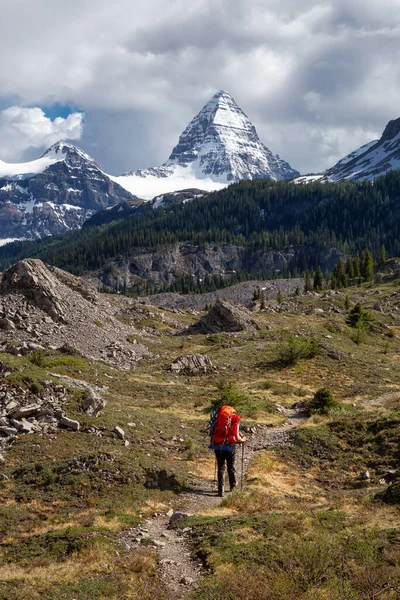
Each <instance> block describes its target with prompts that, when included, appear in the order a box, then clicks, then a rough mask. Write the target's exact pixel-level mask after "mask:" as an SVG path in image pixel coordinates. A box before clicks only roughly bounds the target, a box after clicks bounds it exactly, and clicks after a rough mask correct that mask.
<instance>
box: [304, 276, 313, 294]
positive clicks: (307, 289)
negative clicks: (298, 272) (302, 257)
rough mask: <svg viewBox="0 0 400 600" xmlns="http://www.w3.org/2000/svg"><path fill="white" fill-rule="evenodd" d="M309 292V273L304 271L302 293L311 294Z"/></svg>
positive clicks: (310, 288) (310, 286)
mask: <svg viewBox="0 0 400 600" xmlns="http://www.w3.org/2000/svg"><path fill="white" fill-rule="evenodd" d="M311 290H312V285H311V275H310V271H306V273H305V275H304V293H305V294H306V293H307V292H311Z"/></svg>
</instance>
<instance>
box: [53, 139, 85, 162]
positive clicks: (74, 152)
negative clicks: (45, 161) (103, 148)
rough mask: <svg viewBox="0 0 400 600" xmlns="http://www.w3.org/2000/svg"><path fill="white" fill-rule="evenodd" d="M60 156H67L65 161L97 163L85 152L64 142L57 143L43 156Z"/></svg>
mask: <svg viewBox="0 0 400 600" xmlns="http://www.w3.org/2000/svg"><path fill="white" fill-rule="evenodd" d="M60 154H65V159H67V158H78V157H79V158H80V159H84V160H87V161H90V162H95V161H94V159H93V158H92V157H91V156H89V154H86V152H84V151H83V150H81V149H80V148H78V147H77V146H74V145H73V144H69V143H67V142H63V141H62V140H60V141H58V142H56V143H55V144H53V145H52V146H50V148H47V150H46V152H45V153H44V154H42V158H43V157H45V156H46V157H48V156H58V158H59V156H60Z"/></svg>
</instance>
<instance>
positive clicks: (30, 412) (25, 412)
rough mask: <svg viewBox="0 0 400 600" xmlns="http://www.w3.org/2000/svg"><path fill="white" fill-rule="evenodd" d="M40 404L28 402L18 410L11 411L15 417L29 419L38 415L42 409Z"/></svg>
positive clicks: (11, 415)
mask: <svg viewBox="0 0 400 600" xmlns="http://www.w3.org/2000/svg"><path fill="white" fill-rule="evenodd" d="M41 408H42V407H41V405H40V404H28V406H20V407H19V408H17V409H16V410H13V411H11V412H10V413H9V415H10V417H12V418H13V419H27V418H29V417H33V416H35V415H37V414H38V413H39V412H40V410H41Z"/></svg>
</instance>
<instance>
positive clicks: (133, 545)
mask: <svg viewBox="0 0 400 600" xmlns="http://www.w3.org/2000/svg"><path fill="white" fill-rule="evenodd" d="M279 408H280V412H281V413H282V414H284V415H285V416H286V418H287V421H286V422H285V424H284V425H283V426H281V427H267V426H263V425H257V426H256V432H255V433H251V434H249V435H248V441H247V443H246V451H245V459H244V469H243V471H244V474H245V473H246V472H247V470H248V467H249V463H250V461H251V460H252V458H254V456H256V455H257V454H259V453H260V452H262V451H263V450H266V449H268V448H273V447H274V446H285V445H290V444H291V430H293V429H294V428H295V427H296V426H298V425H300V424H301V423H302V422H303V421H304V417H305V415H304V413H302V412H301V411H300V410H297V409H287V408H283V407H279ZM240 463H241V459H240V456H239V453H238V457H237V460H236V471H237V474H238V486H239V488H240V476H241V464H240ZM188 485H190V486H191V487H192V490H191V491H190V492H185V493H183V494H182V495H181V497H180V500H181V501H180V503H179V504H180V512H181V513H183V514H185V515H195V514H198V513H203V512H205V511H207V510H209V509H212V508H214V507H216V506H218V505H220V504H221V502H222V500H223V499H222V498H219V497H218V496H217V491H216V484H215V482H213V481H207V480H205V479H199V478H194V477H193V478H192V479H191V480H189V481H188ZM171 513H172V511H170V512H169V513H167V514H165V513H164V514H155V515H154V516H153V517H152V518H149V519H147V520H146V521H145V522H144V523H143V524H141V525H139V526H137V527H135V528H133V529H129V530H127V531H124V532H123V533H122V535H121V537H120V541H121V543H122V544H123V545H125V547H126V548H128V549H129V550H133V549H138V548H144V547H148V548H156V550H157V554H158V562H159V568H160V569H161V577H162V580H163V582H164V584H165V586H166V588H167V590H168V598H171V599H172V598H173V599H174V600H184V599H185V598H187V597H188V595H189V594H190V593H191V592H192V591H193V590H194V589H196V588H197V587H198V586H199V584H200V582H201V580H202V578H203V577H204V576H205V572H204V568H203V564H202V562H201V561H200V560H199V559H196V558H193V556H192V553H191V546H190V540H189V538H188V534H190V528H188V529H187V530H185V529H183V530H179V529H178V530H177V529H169V527H168V526H169V524H170V518H171ZM174 514H175V513H174ZM173 518H174V517H173ZM147 540H148V542H147ZM143 541H145V543H146V542H147V544H148V545H147V546H145V545H144V544H143Z"/></svg>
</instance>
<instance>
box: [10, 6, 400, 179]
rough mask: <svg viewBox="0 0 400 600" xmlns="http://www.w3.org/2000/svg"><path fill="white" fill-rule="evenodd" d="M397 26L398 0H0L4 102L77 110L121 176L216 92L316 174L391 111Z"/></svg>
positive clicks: (91, 141) (164, 143) (157, 157)
mask: <svg viewBox="0 0 400 600" xmlns="http://www.w3.org/2000/svg"><path fill="white" fill-rule="evenodd" d="M399 22H400V3H399V1H398V0H380V1H379V3H377V2H376V0H328V1H327V2H321V0H191V2H187V0H174V1H173V2H167V1H166V0H135V2H132V0H115V1H114V2H112V3H110V2H109V0H69V1H68V2H63V1H62V0H19V1H18V2H16V1H15V0H2V13H1V22H0V28H1V32H0V33H1V35H0V56H2V57H6V60H2V61H1V64H0V104H1V105H2V106H6V104H5V103H6V99H7V98H12V99H13V100H12V102H13V103H16V104H19V105H21V106H26V105H30V106H32V105H34V106H40V105H43V106H50V105H52V104H53V103H60V104H64V105H73V106H79V107H80V108H81V109H82V110H84V111H85V114H86V118H85V121H86V126H85V131H84V133H83V136H82V145H83V146H84V148H85V149H86V150H87V151H88V152H89V153H92V154H93V155H94V158H96V159H97V160H98V161H99V162H100V163H101V164H103V165H104V167H105V168H106V169H108V170H110V171H113V172H115V173H118V172H122V171H125V170H128V169H132V168H136V167H142V166H149V165H152V164H157V163H159V162H160V161H162V160H164V159H166V158H167V156H168V153H169V151H170V150H171V148H172V146H173V145H174V144H175V143H176V141H177V137H178V135H179V134H180V133H181V131H182V129H183V128H184V127H185V125H186V124H187V122H188V120H189V119H190V118H191V117H192V116H193V115H194V114H195V113H196V112H197V111H198V110H199V109H200V108H201V107H202V105H203V103H204V102H205V101H207V100H208V98H209V97H210V96H211V95H212V94H213V93H214V92H215V91H216V90H218V89H221V88H222V89H226V90H228V91H229V92H231V93H232V94H233V95H234V97H235V98H236V100H237V101H238V103H239V105H241V107H242V108H243V109H244V111H245V112H246V113H247V114H248V115H249V116H250V118H251V119H252V120H253V122H254V124H255V125H256V127H257V129H258V131H259V133H260V135H261V137H262V139H263V141H264V142H265V143H266V144H267V145H268V146H270V148H271V150H272V151H274V152H278V153H279V154H281V155H282V157H283V158H285V159H287V160H289V161H290V162H291V163H292V164H293V166H294V167H296V168H297V169H299V170H301V171H303V172H304V171H311V170H313V171H316V170H320V169H323V168H326V167H328V166H330V163H329V162H327V161H329V160H330V159H331V157H332V158H333V157H334V154H335V152H336V151H337V152H342V151H343V152H344V153H347V152H349V151H351V150H353V149H354V146H355V145H356V144H357V143H358V142H359V141H367V140H366V139H365V138H367V136H368V135H369V134H370V133H371V132H373V133H374V136H376V135H377V134H379V133H380V132H381V131H382V130H383V128H384V126H385V124H386V123H387V121H389V119H393V118H396V117H398V116H400V115H399V114H398V113H397V110H398V108H397V107H398V106H399V105H400V86H399V85H398V82H399V80H400V63H399V61H398V48H399V41H400V39H399V38H400V28H399V26H398V25H397V23H399ZM15 23H18V27H15ZM105 132H106V133H105ZM1 143H2V144H4V143H6V141H5V137H4V134H3V135H2V142H1ZM0 152H1V148H0ZM337 158H340V156H336V155H335V157H334V159H335V160H336V159H337Z"/></svg>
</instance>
